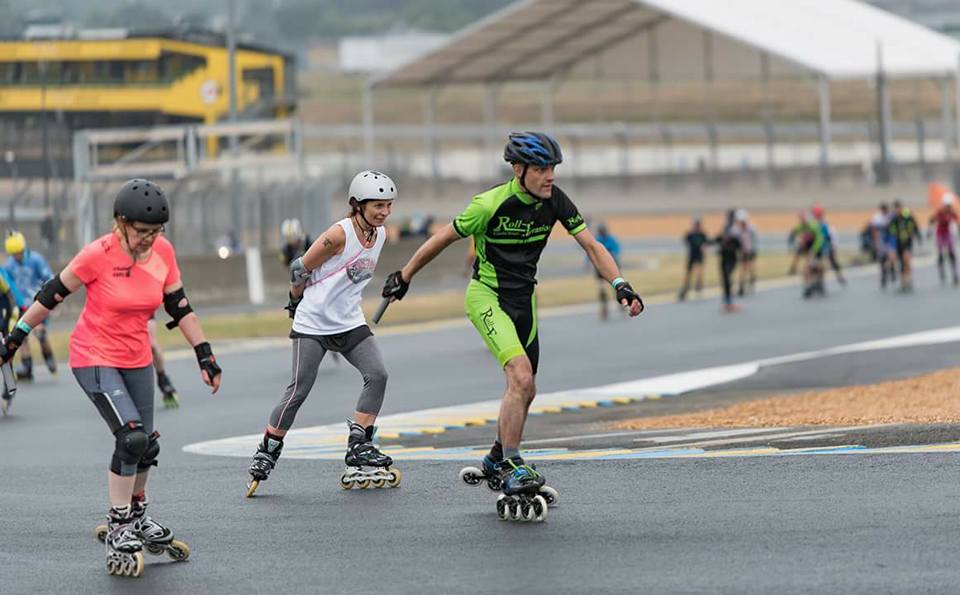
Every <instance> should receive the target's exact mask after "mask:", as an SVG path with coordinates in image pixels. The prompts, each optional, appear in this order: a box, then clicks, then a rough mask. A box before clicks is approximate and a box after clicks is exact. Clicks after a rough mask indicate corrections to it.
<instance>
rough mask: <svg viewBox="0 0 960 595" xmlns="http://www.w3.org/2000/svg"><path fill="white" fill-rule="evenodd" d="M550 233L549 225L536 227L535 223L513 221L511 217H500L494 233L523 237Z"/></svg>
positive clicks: (520, 220) (521, 220)
mask: <svg viewBox="0 0 960 595" xmlns="http://www.w3.org/2000/svg"><path fill="white" fill-rule="evenodd" d="M548 231H550V226H549V225H540V226H536V227H534V222H533V221H524V220H523V219H513V218H511V217H498V218H497V226H496V227H495V228H494V229H493V233H500V234H504V235H521V236H530V235H534V234H538V233H546V232H548Z"/></svg>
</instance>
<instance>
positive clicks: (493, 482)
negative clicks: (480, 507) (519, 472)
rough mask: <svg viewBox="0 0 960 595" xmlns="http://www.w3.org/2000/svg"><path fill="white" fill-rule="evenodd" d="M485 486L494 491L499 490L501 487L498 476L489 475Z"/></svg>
mask: <svg viewBox="0 0 960 595" xmlns="http://www.w3.org/2000/svg"><path fill="white" fill-rule="evenodd" d="M487 487H488V488H490V489H491V490H492V491H494V492H499V491H500V490H501V489H502V488H503V484H501V482H500V478H499V477H490V478H488V479H487Z"/></svg>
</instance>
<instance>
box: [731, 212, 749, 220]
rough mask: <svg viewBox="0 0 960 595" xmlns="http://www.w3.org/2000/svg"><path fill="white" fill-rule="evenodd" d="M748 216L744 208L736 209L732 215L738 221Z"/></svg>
mask: <svg viewBox="0 0 960 595" xmlns="http://www.w3.org/2000/svg"><path fill="white" fill-rule="evenodd" d="M749 217H750V216H749V214H748V213H747V210H746V209H737V210H736V212H735V213H734V215H733V218H734V219H736V220H737V221H740V222H743V221H746V220H747V219H748V218H749Z"/></svg>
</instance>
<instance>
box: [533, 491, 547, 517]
mask: <svg viewBox="0 0 960 595" xmlns="http://www.w3.org/2000/svg"><path fill="white" fill-rule="evenodd" d="M548 510H549V505H548V504H547V500H546V498H544V497H543V496H541V495H540V494H537V495H536V496H534V497H533V500H532V501H531V502H530V511H531V512H532V513H533V518H531V519H529V520H532V521H536V522H538V523H542V522H543V521H545V520H547V511H548Z"/></svg>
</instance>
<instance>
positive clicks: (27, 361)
mask: <svg viewBox="0 0 960 595" xmlns="http://www.w3.org/2000/svg"><path fill="white" fill-rule="evenodd" d="M16 376H17V380H26V381H28V382H30V381H32V380H33V359H31V358H29V357H25V358H23V359H22V360H20V367H19V368H17V371H16Z"/></svg>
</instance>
